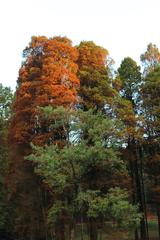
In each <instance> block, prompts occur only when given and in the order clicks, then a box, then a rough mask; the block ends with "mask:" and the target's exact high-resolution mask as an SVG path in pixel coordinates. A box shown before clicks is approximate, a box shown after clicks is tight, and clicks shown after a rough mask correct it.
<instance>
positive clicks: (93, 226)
mask: <svg viewBox="0 0 160 240" xmlns="http://www.w3.org/2000/svg"><path fill="white" fill-rule="evenodd" d="M89 232H90V240H98V231H97V223H96V222H95V221H94V220H93V219H91V220H90V223H89Z"/></svg>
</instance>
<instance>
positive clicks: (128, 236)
mask: <svg viewBox="0 0 160 240" xmlns="http://www.w3.org/2000/svg"><path fill="white" fill-rule="evenodd" d="M148 225H149V226H148V227H149V237H150V240H158V239H159V238H158V226H157V221H156V219H150V220H148ZM76 232H77V236H76V239H77V240H81V239H82V237H81V226H80V225H78V226H77V230H76ZM133 239H134V234H133V232H125V231H121V230H117V229H116V228H115V227H114V226H113V224H111V223H106V224H105V226H104V228H103V231H101V230H100V229H99V234H98V240H133ZM83 240H89V235H88V232H87V227H86V225H84V226H83Z"/></svg>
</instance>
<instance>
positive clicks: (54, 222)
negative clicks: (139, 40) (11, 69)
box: [0, 36, 160, 240]
mask: <svg viewBox="0 0 160 240" xmlns="http://www.w3.org/2000/svg"><path fill="white" fill-rule="evenodd" d="M140 59H141V66H138V65H137V63H136V62H135V61H134V60H133V59H132V58H130V57H125V58H124V59H123V60H122V62H121V65H120V67H119V68H118V69H114V60H113V59H111V57H110V55H109V52H108V50H106V49H104V48H103V47H101V46H97V45H96V44H95V43H94V42H92V41H83V42H81V43H80V44H79V45H78V46H73V44H72V42H71V40H69V39H68V38H66V37H53V38H47V37H44V36H39V37H35V36H34V37H32V39H31V42H30V43H29V45H28V46H27V47H26V48H25V49H24V51H23V62H22V65H21V68H20V70H19V76H18V80H17V87H16V91H15V93H13V92H12V91H11V89H10V88H9V87H4V86H2V84H1V85H0V143H1V144H0V164H1V168H0V238H1V239H14V240H53V239H56V240H67V239H69V240H75V239H81V240H86V239H90V240H99V239H103V238H102V232H103V229H104V228H105V230H106V232H107V231H109V228H107V225H106V223H108V222H110V223H111V224H112V227H114V229H119V230H120V231H122V232H125V233H126V234H128V233H129V232H132V233H133V236H134V239H135V240H140V239H142V240H149V239H151V238H150V233H149V230H148V219H149V217H150V215H154V216H156V218H157V223H158V228H157V232H159V233H158V234H159V238H158V239H160V52H159V49H158V48H157V47H156V45H154V44H152V43H150V44H149V45H148V46H147V49H146V52H145V53H142V55H141V56H140ZM78 232H79V236H78ZM86 233H87V237H88V238H86ZM126 236H127V235H126ZM105 239H106V238H105ZM114 239H115V240H118V239H122V238H121V237H119V236H117V238H114ZM125 239H129V238H125Z"/></svg>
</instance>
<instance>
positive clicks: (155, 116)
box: [142, 67, 160, 237]
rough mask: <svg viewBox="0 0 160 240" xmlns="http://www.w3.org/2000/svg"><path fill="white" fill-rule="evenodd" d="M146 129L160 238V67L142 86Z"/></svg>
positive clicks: (149, 75) (149, 168)
mask: <svg viewBox="0 0 160 240" xmlns="http://www.w3.org/2000/svg"><path fill="white" fill-rule="evenodd" d="M142 99H143V114H144V118H145V122H144V129H145V135H146V144H145V150H146V156H147V159H148V160H147V173H148V175H149V179H150V183H149V186H150V193H152V194H151V195H152V199H151V203H152V204H154V206H155V208H156V210H157V217H158V226H159V237H160V214H159V212H160V209H159V203H160V202H159V201H160V198H159V194H160V190H159V184H160V175H159V159H160V67H156V68H154V69H153V70H152V71H150V73H149V74H147V75H146V77H145V78H144V83H143V86H142Z"/></svg>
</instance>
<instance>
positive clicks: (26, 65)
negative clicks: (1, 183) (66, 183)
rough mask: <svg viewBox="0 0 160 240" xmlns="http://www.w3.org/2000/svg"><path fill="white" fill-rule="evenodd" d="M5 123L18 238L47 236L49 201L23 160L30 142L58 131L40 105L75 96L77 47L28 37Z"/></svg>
mask: <svg viewBox="0 0 160 240" xmlns="http://www.w3.org/2000/svg"><path fill="white" fill-rule="evenodd" d="M23 55H24V58H25V61H24V62H23V64H22V67H21V69H20V71H19V78H18V86H17V91H16V97H15V102H14V108H13V117H12V121H11V128H10V136H9V137H10V140H11V141H10V145H11V148H10V149H11V165H10V174H9V182H10V185H11V188H12V192H11V195H10V199H11V201H12V202H14V203H15V205H16V207H15V212H14V214H15V232H16V233H17V239H24V238H25V239H26V240H31V239H34V240H36V239H37V240H40V239H47V230H46V217H45V207H46V205H47V204H48V202H47V200H46V198H47V195H46V191H44V190H43V188H44V187H43V186H42V185H41V179H40V178H38V177H37V176H36V175H35V174H34V171H33V166H32V164H31V163H29V162H27V161H25V160H24V156H25V155H26V154H28V153H29V152H30V151H31V149H30V142H33V143H34V144H37V145H39V144H40V145H41V144H51V143H52V141H54V139H55V138H58V136H57V135H56V134H55V133H53V132H51V131H50V129H49V128H48V125H47V124H48V123H47V122H46V121H44V120H43V119H42V118H41V115H40V110H39V107H43V106H47V105H52V106H57V105H63V106H64V107H71V106H73V105H74V104H75V103H76V102H77V94H76V89H77V88H78V87H79V80H78V78H77V76H76V72H77V65H76V64H75V61H76V60H77V56H78V53H77V50H76V49H75V48H74V47H72V43H71V41H70V40H69V39H67V38H63V37H54V38H50V39H48V38H46V37H33V38H32V40H31V43H30V44H29V46H28V47H27V48H26V49H25V50H24V52H23Z"/></svg>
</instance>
